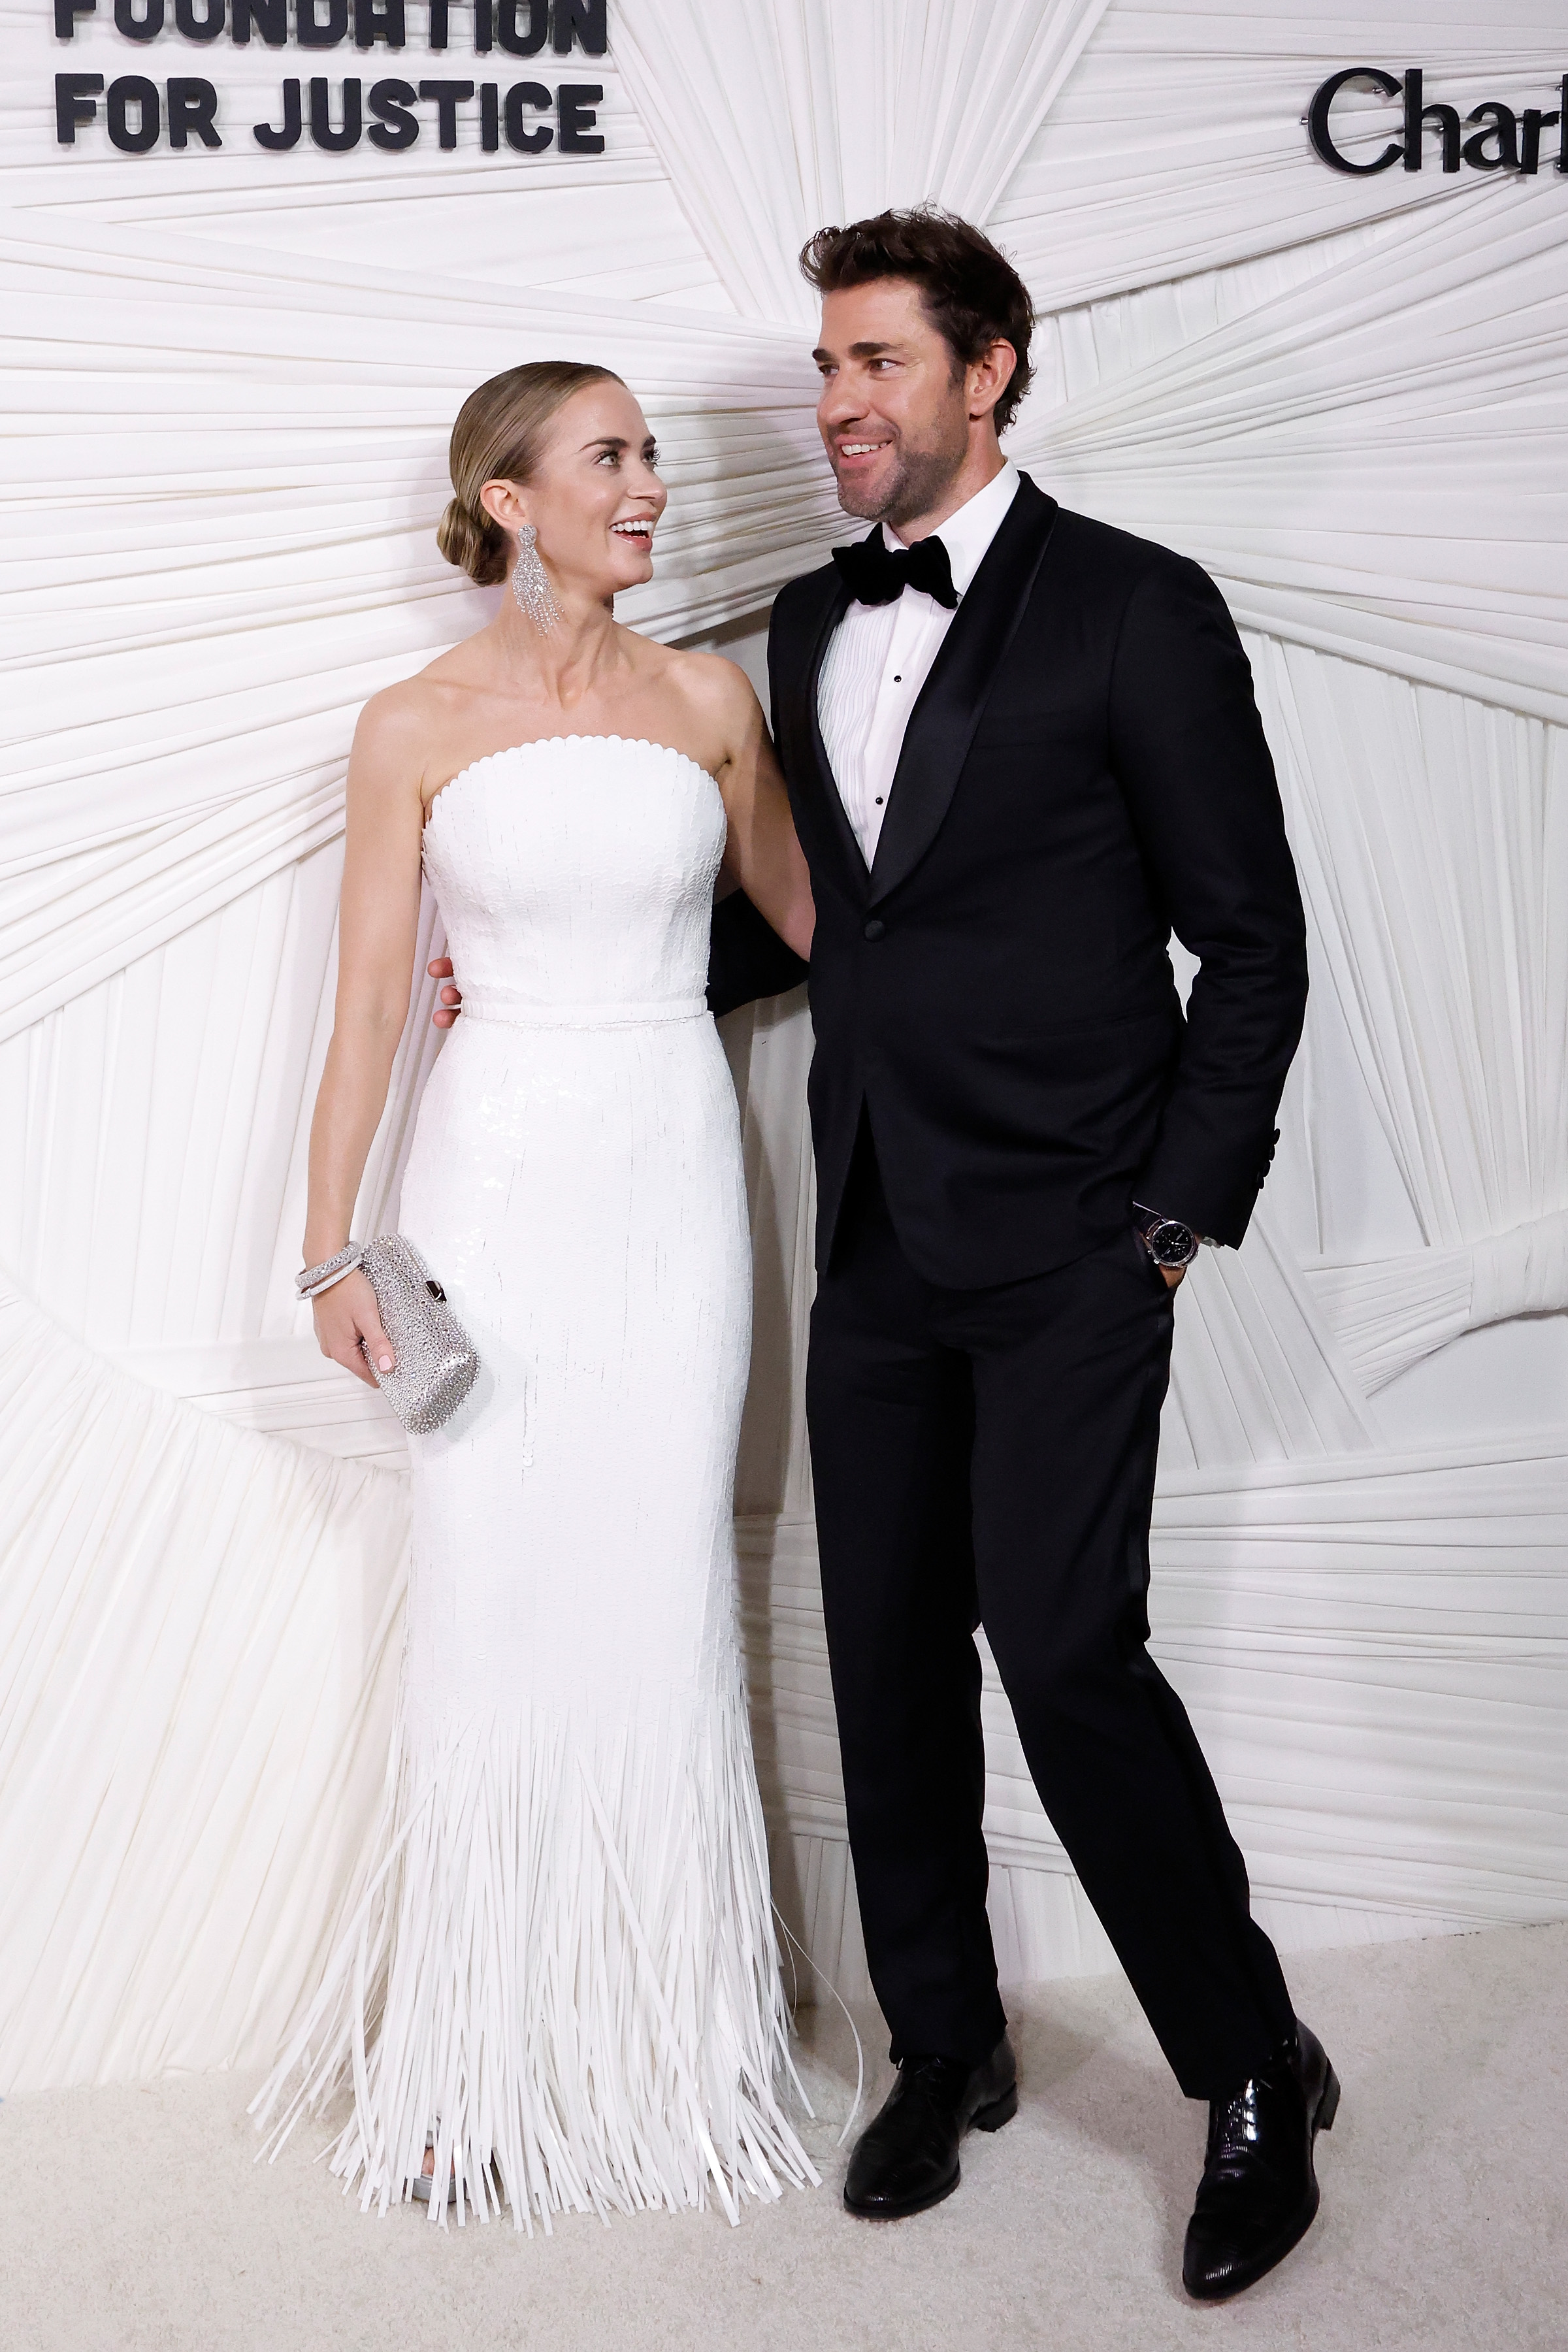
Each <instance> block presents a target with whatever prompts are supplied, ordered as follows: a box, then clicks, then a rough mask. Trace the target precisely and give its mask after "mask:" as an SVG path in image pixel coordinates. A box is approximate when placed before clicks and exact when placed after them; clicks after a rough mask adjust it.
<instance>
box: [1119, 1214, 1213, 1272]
mask: <svg viewBox="0 0 1568 2352" xmlns="http://www.w3.org/2000/svg"><path fill="white" fill-rule="evenodd" d="M1132 1206H1133V1209H1134V1211H1135V1212H1136V1217H1135V1223H1136V1224H1137V1227H1138V1232H1139V1234H1140V1235H1141V1237H1142V1243H1143V1246H1144V1248H1145V1249H1146V1250H1147V1251H1148V1253H1149V1255H1150V1256H1151V1257H1152V1259H1153V1261H1154V1264H1155V1265H1157V1266H1159V1267H1161V1268H1162V1270H1164V1269H1169V1271H1170V1272H1172V1273H1174V1272H1175V1270H1176V1268H1177V1267H1178V1266H1180V1265H1191V1264H1192V1262H1193V1260H1194V1258H1195V1257H1196V1255H1197V1254H1198V1245H1199V1244H1200V1243H1201V1241H1202V1240H1203V1235H1202V1234H1195V1233H1194V1231H1193V1229H1192V1227H1191V1225H1184V1224H1183V1223H1182V1221H1181V1219H1180V1218H1179V1217H1162V1216H1160V1215H1158V1214H1157V1213H1156V1212H1155V1211H1154V1210H1152V1209H1146V1208H1145V1207H1144V1206H1143V1203H1142V1201H1134V1202H1133V1203H1132Z"/></svg>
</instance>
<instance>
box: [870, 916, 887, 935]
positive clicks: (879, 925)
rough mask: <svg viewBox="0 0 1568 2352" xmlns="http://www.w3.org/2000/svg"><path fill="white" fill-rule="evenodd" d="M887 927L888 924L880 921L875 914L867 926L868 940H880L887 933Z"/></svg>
mask: <svg viewBox="0 0 1568 2352" xmlns="http://www.w3.org/2000/svg"><path fill="white" fill-rule="evenodd" d="M887 928H888V926H887V925H886V923H884V922H882V921H880V920H879V918H878V917H877V916H875V915H873V916H872V918H871V919H870V921H869V922H868V924H867V926H866V937H867V938H868V940H879V939H881V938H882V937H883V936H884V934H885V933H886V931H887Z"/></svg>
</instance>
